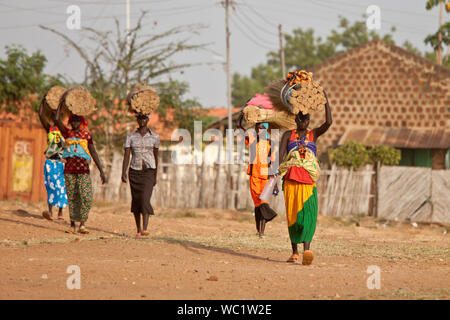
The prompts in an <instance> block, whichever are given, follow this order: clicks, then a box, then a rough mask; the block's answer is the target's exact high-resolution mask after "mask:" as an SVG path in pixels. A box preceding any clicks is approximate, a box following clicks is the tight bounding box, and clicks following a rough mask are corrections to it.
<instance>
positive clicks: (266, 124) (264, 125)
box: [261, 122, 270, 140]
mask: <svg viewBox="0 0 450 320" xmlns="http://www.w3.org/2000/svg"><path fill="white" fill-rule="evenodd" d="M261 124H262V125H263V127H264V128H266V130H269V123H268V122H261ZM266 139H267V140H269V139H270V135H269V133H268V132H267V133H266Z"/></svg>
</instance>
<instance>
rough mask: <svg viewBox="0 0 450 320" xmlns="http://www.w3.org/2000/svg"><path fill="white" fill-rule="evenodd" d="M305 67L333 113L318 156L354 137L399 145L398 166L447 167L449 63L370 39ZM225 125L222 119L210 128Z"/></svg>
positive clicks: (318, 117) (315, 121)
mask: <svg viewBox="0 0 450 320" xmlns="http://www.w3.org/2000/svg"><path fill="white" fill-rule="evenodd" d="M308 71H310V72H312V73H313V79H315V80H318V81H319V82H320V83H321V85H322V86H323V87H324V88H325V89H326V92H327V95H328V99H329V102H330V106H331V111H332V114H333V125H332V126H331V127H330V129H329V131H328V132H327V133H326V134H325V135H323V136H322V137H320V139H319V140H318V148H319V154H320V156H321V158H322V159H321V160H322V161H326V160H327V156H326V152H325V150H327V149H328V148H329V147H336V146H338V145H342V144H343V143H345V142H346V141H348V140H350V139H352V140H356V141H360V142H362V143H363V144H365V145H366V146H371V145H378V144H384V145H388V146H392V147H396V148H399V149H400V150H401V152H402V158H401V162H400V165H405V166H424V167H432V168H433V169H444V168H450V164H449V157H450V153H449V148H450V68H447V67H445V66H440V65H437V64H436V63H434V62H433V61H430V60H428V59H425V58H423V57H421V56H418V55H415V54H413V53H411V52H409V51H407V50H405V49H402V48H400V47H397V46H395V45H391V44H388V43H386V42H384V41H382V40H373V41H371V42H368V43H366V44H365V45H362V46H361V47H359V48H355V49H353V50H350V51H347V52H345V53H343V54H340V55H337V56H336V57H334V58H331V59H329V60H327V61H325V62H324V63H322V64H320V65H317V66H315V67H313V68H311V69H310V70H308ZM255 93H257V92H249V96H250V95H252V94H255ZM258 93H262V92H258ZM238 115H239V112H235V113H234V114H233V119H234V120H236V119H237V117H238ZM323 121H325V114H324V113H323V114H314V115H312V117H311V125H310V127H311V128H314V127H317V126H319V125H320V124H321V123H322V122H323ZM225 125H226V118H223V119H221V120H220V121H218V122H216V123H214V124H213V125H212V127H220V126H222V128H223V127H224V126H225Z"/></svg>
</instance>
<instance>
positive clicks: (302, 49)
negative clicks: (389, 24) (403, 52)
mask: <svg viewBox="0 0 450 320" xmlns="http://www.w3.org/2000/svg"><path fill="white" fill-rule="evenodd" d="M394 30H395V29H392V31H394ZM379 37H380V36H379V35H378V34H377V33H376V32H374V31H368V30H367V27H366V22H365V20H361V21H356V22H354V23H353V24H351V23H350V22H349V21H348V20H347V19H346V18H344V17H340V22H339V26H338V29H337V30H332V31H331V34H330V35H329V36H328V37H327V39H326V40H323V39H322V38H321V37H317V36H315V35H314V30H313V29H307V30H303V29H301V28H298V29H295V30H294V31H293V32H292V34H285V35H284V40H285V48H284V55H285V63H286V68H287V70H292V69H300V68H302V69H309V68H311V67H313V66H315V65H317V64H319V63H322V62H324V61H326V60H328V59H329V58H331V57H333V56H335V55H337V54H339V53H341V52H345V51H347V50H350V49H353V48H356V47H358V46H360V45H362V44H364V43H366V42H368V41H371V40H373V39H377V38H379ZM383 40H385V41H387V42H390V43H393V40H392V34H386V35H384V36H383ZM283 76H285V75H283ZM281 77H282V75H281V68H280V60H279V55H278V52H275V51H271V52H269V53H268V54H267V63H266V64H260V65H258V66H256V67H254V68H252V71H251V74H250V76H244V75H241V74H239V73H235V74H234V75H233V83H232V86H233V91H232V104H233V105H234V106H237V107H238V106H242V105H244V104H245V102H246V101H247V100H248V99H249V98H251V97H252V96H253V95H254V94H255V93H260V94H262V93H263V92H264V89H265V87H266V86H267V84H268V83H269V82H270V81H272V80H274V79H277V78H281Z"/></svg>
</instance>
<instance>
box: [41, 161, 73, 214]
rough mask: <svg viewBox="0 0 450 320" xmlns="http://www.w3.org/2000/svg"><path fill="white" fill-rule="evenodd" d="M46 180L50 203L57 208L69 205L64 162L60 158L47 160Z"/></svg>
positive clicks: (45, 165)
mask: <svg viewBox="0 0 450 320" xmlns="http://www.w3.org/2000/svg"><path fill="white" fill-rule="evenodd" d="M44 181H45V188H46V189H47V202H48V204H49V205H51V206H53V207H57V208H65V207H67V205H68V202H67V195H66V184H65V181H64V163H62V162H61V161H59V160H50V159H47V160H45V164H44Z"/></svg>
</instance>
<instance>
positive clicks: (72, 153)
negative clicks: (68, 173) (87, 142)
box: [62, 138, 91, 161]
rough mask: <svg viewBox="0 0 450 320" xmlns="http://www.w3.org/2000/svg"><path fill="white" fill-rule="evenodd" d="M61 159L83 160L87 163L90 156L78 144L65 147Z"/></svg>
mask: <svg viewBox="0 0 450 320" xmlns="http://www.w3.org/2000/svg"><path fill="white" fill-rule="evenodd" d="M70 139H71V140H81V139H79V138H70ZM62 157H63V158H73V157H78V158H83V159H86V160H88V161H90V160H91V156H90V155H89V154H88V153H87V152H86V150H84V148H83V147H82V146H80V145H79V144H71V145H69V146H66V149H65V150H64V153H63V155H62Z"/></svg>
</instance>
